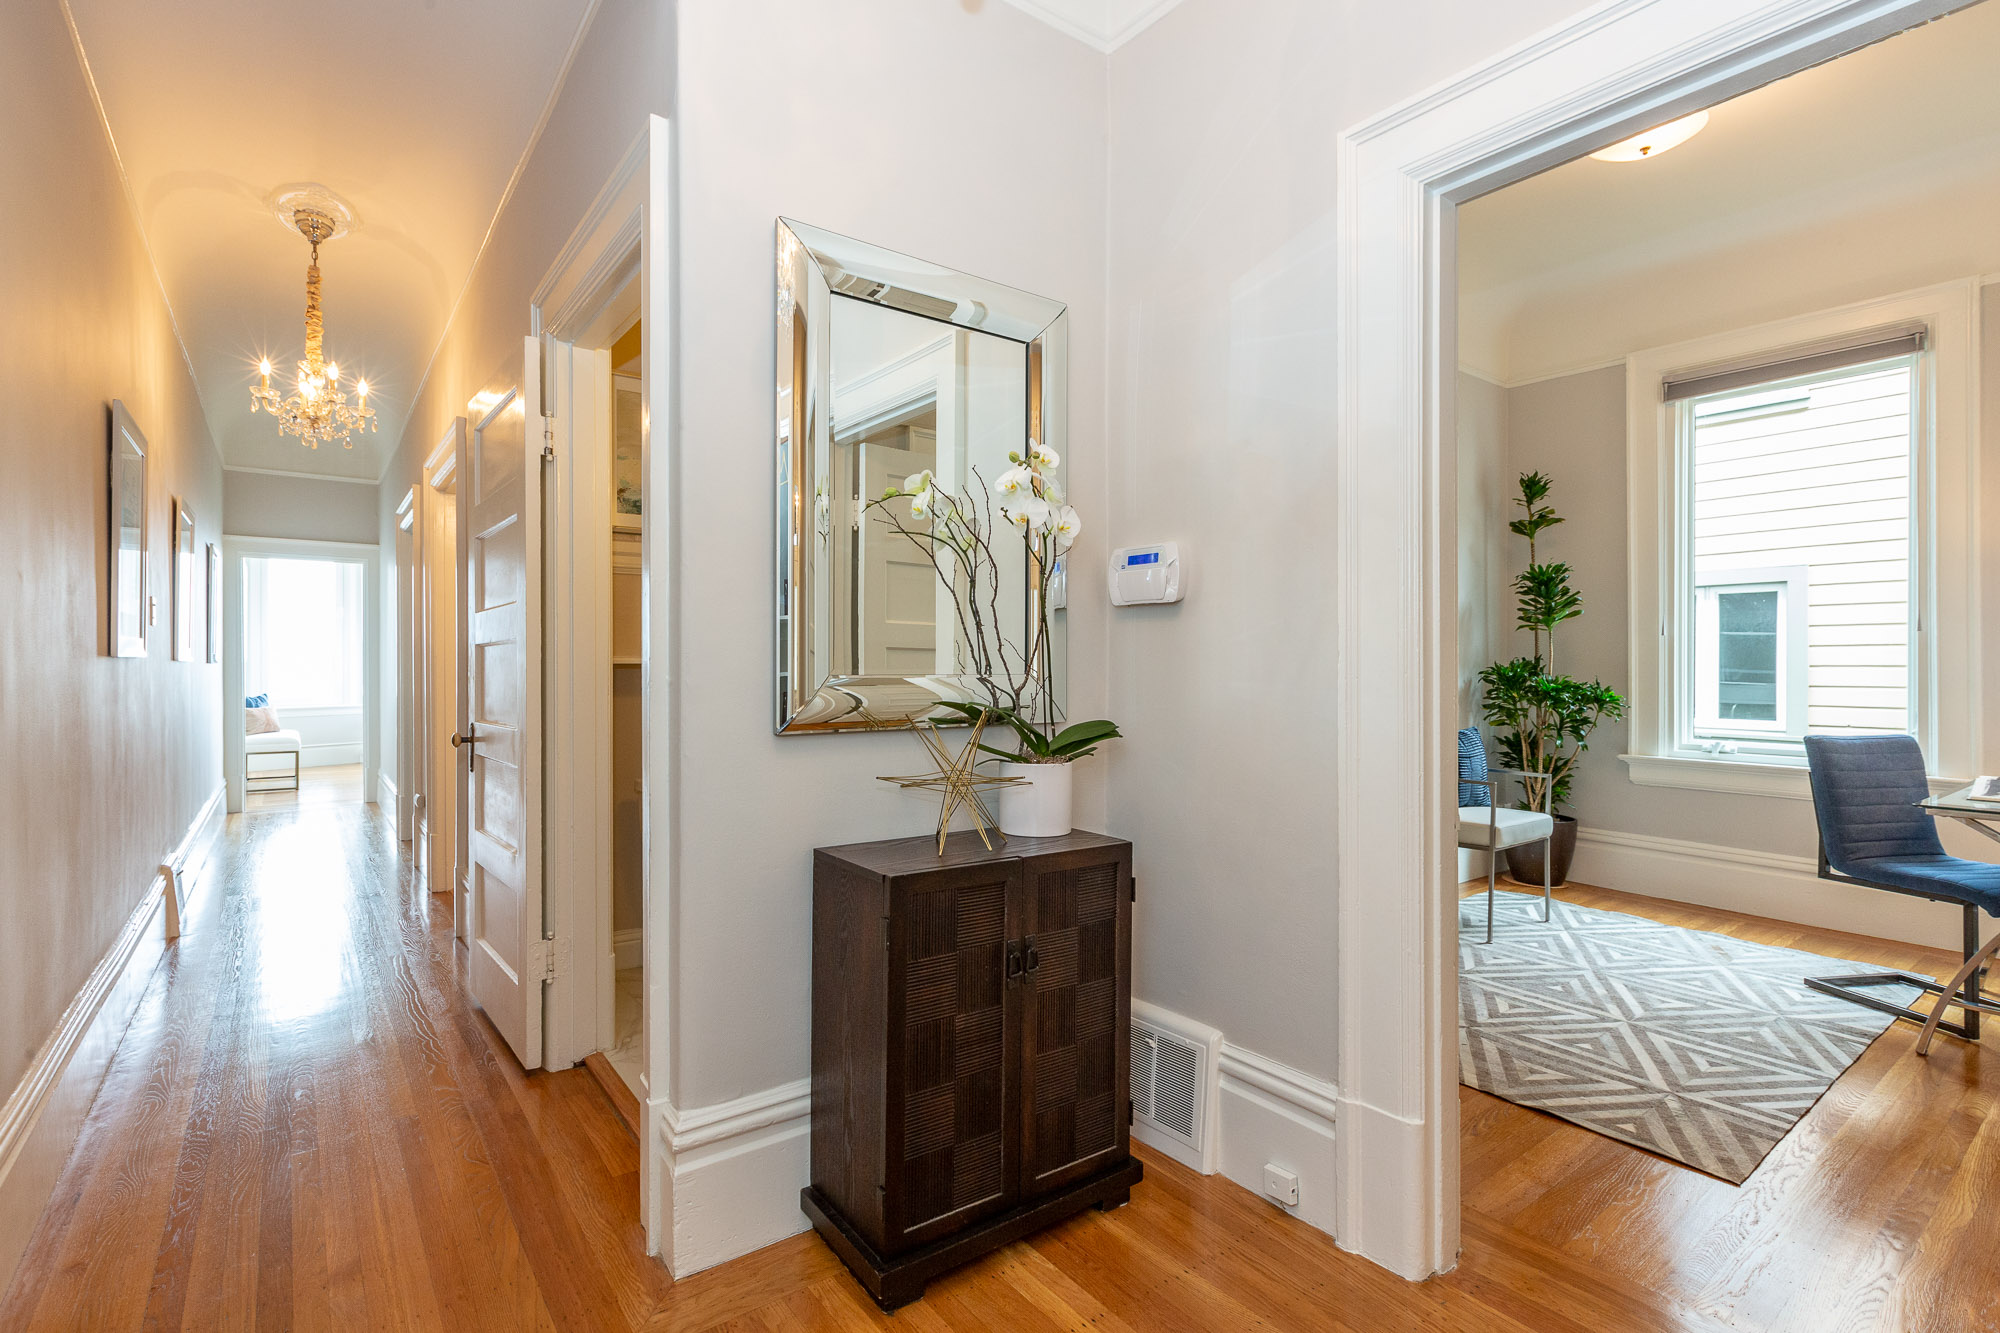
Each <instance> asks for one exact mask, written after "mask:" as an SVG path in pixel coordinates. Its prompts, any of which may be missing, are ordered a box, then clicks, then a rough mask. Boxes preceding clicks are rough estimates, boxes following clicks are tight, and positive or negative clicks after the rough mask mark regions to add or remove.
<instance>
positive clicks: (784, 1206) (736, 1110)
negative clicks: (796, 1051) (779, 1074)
mask: <svg viewBox="0 0 2000 1333" xmlns="http://www.w3.org/2000/svg"><path fill="white" fill-rule="evenodd" d="M653 1109H654V1111H655V1115H654V1116H653V1119H654V1120H655V1122H656V1123H657V1124H658V1125H659V1126H660V1133H659V1136H658V1138H657V1139H656V1140H655V1145H656V1152H657V1164H656V1167H655V1169H654V1171H653V1180H654V1182H655V1185H654V1189H655V1190H656V1191H657V1192H660V1193H661V1194H662V1198H661V1199H659V1200H652V1201H649V1205H650V1206H651V1207H656V1208H660V1209H661V1211H660V1212H659V1213H658V1214H657V1215H658V1216H663V1217H668V1218H671V1225H672V1228H673V1234H672V1237H671V1245H672V1252H671V1253H670V1254H668V1255H666V1256H665V1257H666V1259H667V1265H668V1268H669V1269H670V1270H671V1271H672V1272H673V1275H674V1276H675V1277H676V1278H683V1277H686V1276H688V1275H689V1274H690V1273H698V1272H700V1271H701V1270H702V1269H704V1268H713V1267H714V1266H715V1265H717V1264H720V1263H725V1262H727V1261H728V1260H730V1259H736V1258H740V1257H741V1256H743V1255H746V1254H749V1253H750V1252H751V1251H752V1250H760V1249H762V1248H764V1246H766V1245H769V1244H772V1243H773V1242H775V1241H780V1240H783V1239H784V1238H785V1237H787V1236H793V1235H797V1234H798V1233H799V1232H801V1231H804V1230H805V1229H806V1227H807V1225H808V1223H807V1221H806V1215H805V1214H804V1213H802V1212H800V1211H799V1191H800V1190H801V1189H803V1188H805V1186H806V1185H807V1184H808V1183H809V1180H810V1174H809V1173H810V1169H811V1156H810V1150H809V1149H810V1139H811V1130H812V1082H811V1080H809V1079H800V1080H799V1081H798V1082H796V1083H787V1084H785V1085H784V1086H783V1087H778V1088H769V1089H766V1090H765V1091H763V1092H758V1093H752V1094H751V1095H750V1096H748V1097H739V1098H737V1099H736V1100H735V1101H732V1102H723V1103H720V1104H718V1105H715V1106H703V1107H696V1108H694V1109H692V1110H687V1111H678V1110H676V1109H675V1108H674V1107H673V1106H672V1105H671V1104H669V1103H667V1102H665V1101H663V1100H662V1101H656V1102H654V1103H653Z"/></svg>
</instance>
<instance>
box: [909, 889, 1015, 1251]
mask: <svg viewBox="0 0 2000 1333" xmlns="http://www.w3.org/2000/svg"><path fill="white" fill-rule="evenodd" d="M1021 883H1022V880H1021V863H1020V862H1019V861H1015V860H1008V861H1000V862H994V863H991V864H987V865H980V866H968V867H965V868H963V869H956V870H947V871H936V872H927V873H921V874H917V875H911V876H907V877H902V878H898V879H897V880H895V881H893V882H892V884H891V886H890V900H889V1015H888V1016H889V1052H888V1054H889V1061H888V1063H889V1071H888V1089H887V1091H888V1099H887V1107H886V1110H887V1117H886V1119H887V1125H886V1128H887V1138H888V1144H887V1148H888V1152H887V1163H886V1166H885V1169H884V1171H883V1176H884V1180H883V1186H882V1190H883V1213H884V1222H885V1225H884V1228H883V1229H884V1232H885V1246H886V1248H887V1251H888V1252H889V1253H895V1252H897V1251H899V1250H904V1249H908V1248H909V1247H911V1246H913V1245H920V1244H923V1243H925V1242H927V1241H930V1240H935V1239H936V1238H938V1237H939V1236H943V1235H947V1234H949V1233H951V1232H953V1231H956V1230H958V1229H959V1228H960V1227H962V1226H964V1225H965V1224H966V1223H968V1222H970V1221H973V1220H974V1219H976V1218H979V1217H982V1216H984V1215H986V1214H988V1213H993V1212H998V1211H1001V1210H1002V1209H1005V1208H1007V1207H1009V1206H1011V1205H1012V1203H1013V1202H1014V1198H1015V1190H1016V1188H1017V1182H1018V1178H1019V1177H1018V1166H1017V1163H1016V1147H1015V1144H1016V1143H1017V1142H1018V1139H1017V1135H1018V1133H1019V1129H1018V1116H1019V1109H1018V1095H1019V1094H1018V1089H1017V1086H1016V1085H1017V1084H1018V1082H1019V1074H1018V1070H1019V1065H1018V1063H1017V1061H1018V1056H1017V1055H1016V1054H1015V1053H1016V1052H1018V1050H1019V1048H1020V1038H1019V1035H1018V1032H1017V1030H1016V1029H1017V1026H1018V1023H1019V1018H1018V1009H1017V1006H1016V1003H1013V1002H1010V997H1009V995H1008V991H1009V990H1010V989H1013V990H1016V991H1018V990H1019V989H1020V987H1018V986H1015V987H1011V988H1010V987H1009V986H1008V985H1007V982H1006V966H1007V952H1008V949H1007V945H1008V941H1010V940H1014V939H1018V938H1019V935H1020V931H1019V925H1020V903H1021V899H1022V893H1021Z"/></svg>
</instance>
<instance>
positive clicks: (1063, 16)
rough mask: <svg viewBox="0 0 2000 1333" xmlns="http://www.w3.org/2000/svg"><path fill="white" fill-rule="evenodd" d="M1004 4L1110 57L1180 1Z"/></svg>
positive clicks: (1019, 0)
mask: <svg viewBox="0 0 2000 1333" xmlns="http://www.w3.org/2000/svg"><path fill="white" fill-rule="evenodd" d="M1007 3H1008V4H1010V5H1012V6H1014V8H1016V9H1018V10H1021V11H1023V12H1024V13H1028V14H1033V15H1034V16H1035V17H1036V18H1038V19H1040V20H1041V21H1042V22H1044V23H1046V24H1048V25H1049V26H1050V27H1053V28H1056V29H1058V30H1059V31H1062V32H1066V33H1068V34H1069V35H1070V36H1072V37H1074V38H1076V39H1077V40H1078V41H1080V42H1083V43H1085V44H1087V45H1089V46H1094V47H1096V48H1097V49H1098V50H1100V51H1103V52H1105V53H1107V54H1109V53H1110V52H1112V51H1115V50H1117V49H1118V48H1119V47H1121V46H1123V45H1124V44H1125V43H1127V42H1129V41H1131V40H1132V39H1133V38H1134V37H1137V36H1138V35H1139V34H1140V33H1142V32H1144V31H1145V30H1146V29H1147V28H1150V27H1152V26H1153V24H1154V23H1155V22H1157V21H1158V20H1159V19H1160V17H1161V16H1162V15H1164V14H1165V13H1166V12H1167V11H1168V10H1170V9H1172V8H1173V7H1174V6H1175V5H1177V4H1179V3H1180V0H1007Z"/></svg>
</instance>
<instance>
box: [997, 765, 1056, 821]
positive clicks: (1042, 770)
mask: <svg viewBox="0 0 2000 1333" xmlns="http://www.w3.org/2000/svg"><path fill="white" fill-rule="evenodd" d="M1000 776H1001V777H1003V778H1024V779H1026V780H1025V781H1022V782H1010V783H1008V784H1007V785H1006V786H1004V787H1001V788H1000V789H999V792H1000V809H999V810H998V811H996V812H995V817H996V818H998V819H999V821H1000V831H1001V832H1002V833H1004V834H1006V835H1007V836H1008V837H1010V838H1060V837H1061V836H1062V835H1063V834H1065V833H1068V832H1069V831H1070V828H1071V823H1070V813H1069V765H1068V764H1004V763H1003V764H1001V765H1000Z"/></svg>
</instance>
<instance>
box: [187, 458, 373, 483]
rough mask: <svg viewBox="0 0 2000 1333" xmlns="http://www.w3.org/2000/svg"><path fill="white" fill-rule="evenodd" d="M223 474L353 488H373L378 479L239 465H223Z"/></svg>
mask: <svg viewBox="0 0 2000 1333" xmlns="http://www.w3.org/2000/svg"><path fill="white" fill-rule="evenodd" d="M222 470H223V471H224V472H254V473H256V474H257V475H258V476H260V477H296V478H298V479H299V480H300V481H344V482H347V483H348V484H350V485H354V486H374V485H376V484H377V483H378V482H379V481H380V480H381V479H380V478H379V477H341V476H336V475H334V474H333V473H331V472H297V471H293V470H291V469H289V468H281V467H248V466H245V465H244V464H241V463H224V464H223V465H222Z"/></svg>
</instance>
